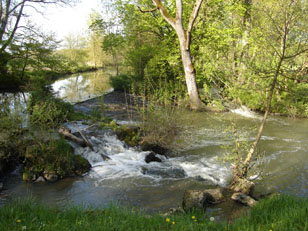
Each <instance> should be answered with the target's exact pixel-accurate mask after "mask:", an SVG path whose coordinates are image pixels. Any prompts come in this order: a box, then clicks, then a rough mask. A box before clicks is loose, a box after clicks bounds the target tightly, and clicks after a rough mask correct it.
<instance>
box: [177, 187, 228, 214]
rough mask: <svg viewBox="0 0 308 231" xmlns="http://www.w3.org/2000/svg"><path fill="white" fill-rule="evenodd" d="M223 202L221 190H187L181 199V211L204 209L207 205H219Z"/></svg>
mask: <svg viewBox="0 0 308 231" xmlns="http://www.w3.org/2000/svg"><path fill="white" fill-rule="evenodd" d="M222 201H224V196H223V194H222V189H221V188H216V189H207V190H202V191H201V190H187V191H185V193H184V197H183V203H182V206H183V209H184V210H185V211H189V210H191V209H196V208H199V209H206V207H208V206H209V205H213V204H217V203H221V202H222Z"/></svg>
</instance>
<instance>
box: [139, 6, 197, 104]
mask: <svg viewBox="0 0 308 231" xmlns="http://www.w3.org/2000/svg"><path fill="white" fill-rule="evenodd" d="M152 1H153V3H154V5H155V6H156V7H155V8H154V9H152V10H141V11H142V12H152V11H155V10H159V11H160V13H161V15H162V16H163V18H164V19H165V20H166V21H167V22H168V23H169V24H170V25H171V26H172V27H173V29H174V30H175V31H176V33H177V36H178V39H179V43H180V50H181V58H182V63H183V67H184V72H185V80H186V86H187V90H188V95H189V99H190V107H191V109H193V110H198V109H201V108H202V106H203V103H202V102H201V100H200V96H199V92H198V87H197V82H196V71H195V68H194V65H193V62H192V57H191V52H190V46H191V34H192V29H193V26H194V23H195V21H196V18H197V16H198V13H199V9H200V7H201V4H202V2H203V0H196V2H195V4H194V7H193V10H192V12H191V14H190V18H189V22H188V25H187V29H186V30H185V29H184V26H183V24H184V22H183V1H182V0H176V17H175V18H174V17H173V16H172V15H171V14H170V13H169V12H168V10H167V8H166V7H165V6H164V5H163V4H162V2H161V1H160V0H152Z"/></svg>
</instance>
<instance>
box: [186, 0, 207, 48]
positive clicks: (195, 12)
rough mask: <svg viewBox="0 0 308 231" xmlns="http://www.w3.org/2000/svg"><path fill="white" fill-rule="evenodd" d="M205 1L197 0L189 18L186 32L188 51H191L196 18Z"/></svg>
mask: <svg viewBox="0 0 308 231" xmlns="http://www.w3.org/2000/svg"><path fill="white" fill-rule="evenodd" d="M202 2H203V0H197V1H196V3H195V6H194V9H193V11H192V12H191V15H190V18H189V23H188V27H187V31H186V38H187V39H186V50H189V47H190V42H191V31H192V28H193V26H194V23H195V21H196V18H197V16H198V14H199V10H200V8H201V5H202Z"/></svg>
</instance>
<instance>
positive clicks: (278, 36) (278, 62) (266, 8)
mask: <svg viewBox="0 0 308 231" xmlns="http://www.w3.org/2000/svg"><path fill="white" fill-rule="evenodd" d="M255 4H256V6H255V7H256V8H255V11H254V14H255V15H254V17H256V18H259V19H262V20H260V21H259V22H258V24H257V25H256V26H257V28H258V29H257V33H256V31H255V32H254V33H256V34H255V35H254V36H257V39H258V42H257V44H258V47H259V49H260V50H259V52H260V51H262V53H261V54H260V56H259V58H260V59H262V61H263V62H262V68H263V69H262V71H260V69H257V68H256V70H255V71H257V70H258V71H259V73H258V74H259V76H262V77H264V78H265V79H267V82H266V83H267V85H268V86H267V88H266V92H267V100H266V108H265V113H264V116H263V120H262V122H261V125H260V127H259V130H258V133H257V136H256V139H255V141H254V142H253V144H252V145H251V148H250V149H249V151H248V153H247V155H246V157H245V158H244V160H243V162H242V163H240V166H236V169H235V170H236V171H235V177H234V179H233V182H232V184H233V185H232V188H233V189H234V188H237V190H236V191H238V189H240V187H241V186H240V187H239V184H242V183H243V181H242V180H243V179H246V178H247V175H248V172H249V169H250V168H251V166H252V162H253V159H254V158H255V157H256V153H255V150H256V147H257V145H258V143H259V141H260V139H261V136H262V132H263V129H264V126H265V122H266V119H267V117H268V115H269V113H270V111H271V106H272V102H273V101H274V97H275V94H274V93H275V91H276V89H277V86H278V92H277V93H278V94H277V95H280V93H279V90H283V89H284V90H285V89H286V88H285V87H287V88H288V86H287V84H288V83H287V82H288V81H289V80H290V81H291V82H292V84H294V83H295V82H294V81H296V77H297V76H298V74H301V73H302V72H303V69H305V70H306V71H307V67H308V66H307V61H306V63H305V65H299V60H302V59H304V60H306V57H307V54H306V53H307V51H308V39H307V34H308V30H307V28H306V25H305V24H306V22H307V20H308V17H307V13H308V12H307V9H308V8H307V6H308V4H307V3H306V2H305V3H304V2H303V1H301V0H279V1H267V2H266V3H265V2H262V3H261V2H257V3H255ZM264 51H266V52H264ZM254 52H256V51H254ZM282 84H284V85H285V87H280V86H281V85H282Z"/></svg>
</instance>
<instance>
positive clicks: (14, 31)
mask: <svg viewBox="0 0 308 231" xmlns="http://www.w3.org/2000/svg"><path fill="white" fill-rule="evenodd" d="M24 4H25V2H24V3H23V5H21V8H20V10H19V12H18V15H17V19H16V22H15V25H14V29H13V31H12V32H11V34H10V37H9V39H8V40H7V41H6V42H5V43H4V44H3V46H2V47H1V48H0V52H3V51H4V50H5V49H6V47H7V46H8V45H9V44H10V43H11V42H12V40H13V38H14V35H15V33H16V30H17V28H18V24H19V21H20V19H21V16H22V12H23V9H24Z"/></svg>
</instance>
